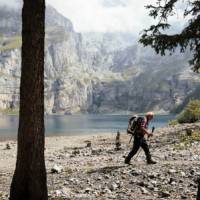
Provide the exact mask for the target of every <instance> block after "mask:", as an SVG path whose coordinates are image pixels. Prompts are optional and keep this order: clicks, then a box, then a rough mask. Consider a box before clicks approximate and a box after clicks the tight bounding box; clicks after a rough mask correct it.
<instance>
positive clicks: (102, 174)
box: [0, 123, 200, 200]
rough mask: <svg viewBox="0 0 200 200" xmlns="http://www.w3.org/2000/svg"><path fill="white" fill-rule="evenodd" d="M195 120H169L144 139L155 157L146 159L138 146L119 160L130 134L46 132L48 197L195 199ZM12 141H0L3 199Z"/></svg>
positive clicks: (199, 127)
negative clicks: (128, 161) (61, 134)
mask: <svg viewBox="0 0 200 200" xmlns="http://www.w3.org/2000/svg"><path fill="white" fill-rule="evenodd" d="M199 132H200V123H195V124H185V125H176V126H168V127H165V128H162V129H158V130H156V131H155V134H154V137H152V138H150V139H149V141H148V142H149V145H150V151H151V153H152V155H153V158H154V160H156V161H157V162H158V163H157V164H155V165H147V164H146V162H145V156H144V153H143V151H141V152H140V153H139V155H138V156H136V157H135V158H134V159H132V165H126V164H124V156H125V155H127V153H128V152H129V150H130V147H131V146H130V145H129V144H128V143H129V138H130V136H129V135H127V134H126V133H121V137H120V142H121V148H120V149H119V150H116V144H115V143H116V141H115V138H116V135H115V134H105V135H101V134H99V135H95V136H91V135H90V136H89V135H88V136H73V137H71V136H69V137H51V138H46V151H45V153H46V167H47V178H48V190H49V199H51V200H64V199H65V200H68V199H69V200H70V199H71V200H78V199H80V200H84V199H85V200H86V199H87V200H90V199H91V200H94V199H99V200H100V199H101V200H106V199H117V200H119V199H120V200H123V199H124V200H125V199H126V200H127V199H130V200H133V199H144V200H147V199H149V200H150V199H151V200H153V199H171V200H175V199H196V192H197V179H198V177H199V176H200V170H199V165H200V152H199V148H200V134H199ZM16 147H17V143H16V141H1V142H0V150H1V151H0V199H1V200H7V199H8V194H9V187H10V183H11V179H12V175H13V171H14V167H15V159H16Z"/></svg>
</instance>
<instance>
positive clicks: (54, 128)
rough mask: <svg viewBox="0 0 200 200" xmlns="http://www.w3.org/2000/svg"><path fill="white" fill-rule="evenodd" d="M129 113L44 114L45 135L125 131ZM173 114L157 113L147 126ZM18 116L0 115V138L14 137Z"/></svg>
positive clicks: (159, 123) (164, 122) (164, 121)
mask: <svg viewBox="0 0 200 200" xmlns="http://www.w3.org/2000/svg"><path fill="white" fill-rule="evenodd" d="M129 118H130V115H100V114H99V115H69V116H68V115H64V116H55V115H52V116H45V128H46V135H47V136H69V135H86V134H97V133H116V132H117V131H118V130H119V131H120V132H125V131H126V129H127V125H128V119H129ZM174 118H175V116H174V115H157V116H155V117H154V120H153V121H152V123H151V124H150V126H149V128H151V127H152V126H155V127H156V128H159V127H163V126H165V125H167V124H168V122H169V120H172V119H174ZM18 120H19V117H18V116H0V138H1V139H3V138H16V136H17V129H18Z"/></svg>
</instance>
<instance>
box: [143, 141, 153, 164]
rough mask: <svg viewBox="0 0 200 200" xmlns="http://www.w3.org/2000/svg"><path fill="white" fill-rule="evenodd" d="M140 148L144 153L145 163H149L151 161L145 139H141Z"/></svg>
mask: <svg viewBox="0 0 200 200" xmlns="http://www.w3.org/2000/svg"><path fill="white" fill-rule="evenodd" d="M141 147H142V149H143V150H144V152H145V155H146V159H147V162H148V161H150V160H151V154H150V151H149V146H148V144H147V141H146V139H145V138H143V139H142V142H141Z"/></svg>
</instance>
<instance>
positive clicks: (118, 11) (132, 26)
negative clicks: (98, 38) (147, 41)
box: [47, 0, 153, 33]
mask: <svg viewBox="0 0 200 200" xmlns="http://www.w3.org/2000/svg"><path fill="white" fill-rule="evenodd" d="M152 1H153V0H152ZM47 3H49V4H51V5H52V6H54V7H55V8H57V10H58V11H59V12H61V13H62V14H63V15H64V16H66V17H68V18H69V19H70V20H71V21H72V22H73V24H74V27H75V30H76V31H78V32H93V31H95V32H114V31H120V32H135V33H139V32H140V31H141V30H142V29H143V28H145V27H146V26H147V25H149V24H150V22H151V19H150V18H149V17H148V12H147V10H146V9H145V8H144V5H146V4H148V3H149V1H148V0H142V1H136V0H67V1H66V0H47Z"/></svg>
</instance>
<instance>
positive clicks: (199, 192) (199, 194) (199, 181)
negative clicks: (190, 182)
mask: <svg viewBox="0 0 200 200" xmlns="http://www.w3.org/2000/svg"><path fill="white" fill-rule="evenodd" d="M197 200H200V178H199V179H198V192H197Z"/></svg>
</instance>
